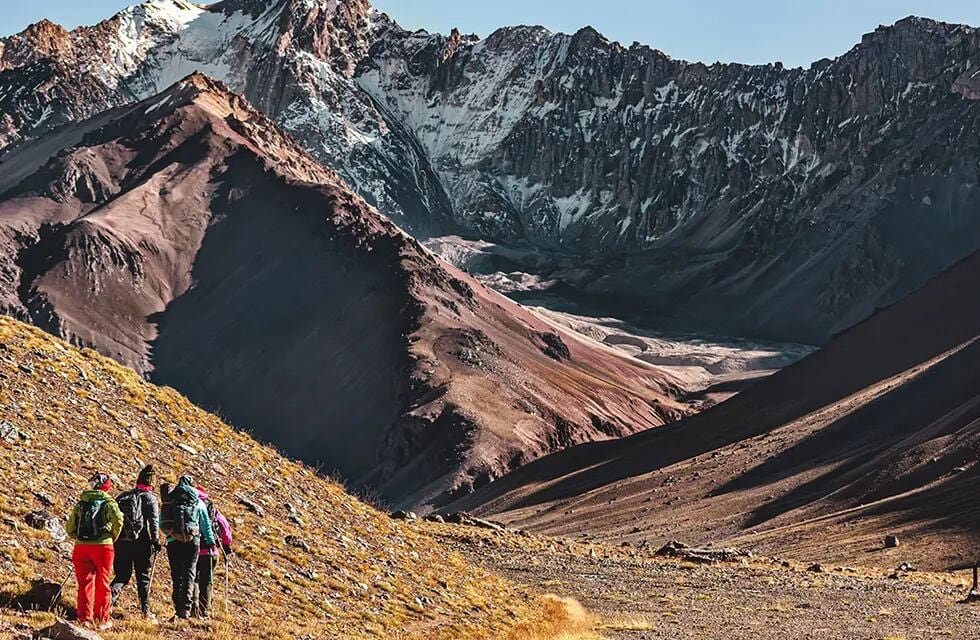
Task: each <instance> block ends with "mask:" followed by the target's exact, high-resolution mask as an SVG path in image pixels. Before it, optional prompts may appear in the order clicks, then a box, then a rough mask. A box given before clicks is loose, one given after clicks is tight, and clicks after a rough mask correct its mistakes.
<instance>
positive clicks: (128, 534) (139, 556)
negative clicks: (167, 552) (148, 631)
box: [112, 465, 163, 624]
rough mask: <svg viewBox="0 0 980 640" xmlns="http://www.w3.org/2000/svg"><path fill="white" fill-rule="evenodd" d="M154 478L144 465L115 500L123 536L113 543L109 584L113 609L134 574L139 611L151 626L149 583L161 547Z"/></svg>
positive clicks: (150, 468) (152, 617)
mask: <svg viewBox="0 0 980 640" xmlns="http://www.w3.org/2000/svg"><path fill="white" fill-rule="evenodd" d="M156 481H157V475H156V471H154V469H153V465H147V466H145V467H143V469H142V470H141V471H140V473H139V476H137V478H136V487H135V488H134V489H130V490H129V491H127V492H126V493H123V494H122V495H120V496H119V497H118V498H116V504H118V505H119V510H120V511H121V512H122V514H123V528H122V534H121V535H120V536H119V539H118V540H116V560H115V562H114V569H115V573H116V577H115V578H113V580H112V604H113V605H115V604H116V602H118V600H119V596H120V595H121V594H122V590H123V588H124V587H125V586H126V585H127V584H129V581H130V579H131V578H132V577H133V573H135V574H136V592H137V594H138V595H139V600H140V610H141V611H142V613H143V617H144V618H145V619H146V620H147V621H148V622H150V623H152V624H155V623H156V617H155V616H154V615H153V613H152V612H151V611H150V582H151V580H152V579H153V565H154V563H155V562H156V560H155V558H156V555H157V554H158V553H159V552H160V550H161V549H163V545H161V544H160V503H159V502H158V501H157V497H156V494H154V493H153V491H154V489H153V485H155V484H156Z"/></svg>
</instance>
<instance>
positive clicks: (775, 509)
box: [454, 254, 980, 567]
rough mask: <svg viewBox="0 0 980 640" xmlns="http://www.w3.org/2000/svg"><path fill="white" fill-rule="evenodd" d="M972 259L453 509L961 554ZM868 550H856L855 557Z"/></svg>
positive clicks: (973, 347)
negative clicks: (735, 388)
mask: <svg viewBox="0 0 980 640" xmlns="http://www.w3.org/2000/svg"><path fill="white" fill-rule="evenodd" d="M978 290H980V254H975V255H973V256H971V257H970V258H968V259H966V260H964V261H962V262H960V263H958V264H957V265H955V266H954V267H953V268H952V269H950V270H949V271H947V272H946V273H944V274H943V275H942V276H940V277H939V278H937V279H935V280H934V281H932V282H930V283H929V284H928V285H927V286H925V287H924V288H923V289H921V290H919V291H917V292H916V293H914V294H913V295H911V296H910V297H908V298H907V299H905V300H903V301H902V302H900V303H899V304H897V305H895V306H893V307H890V308H888V309H885V310H883V311H880V312H879V313H877V314H876V315H874V316H873V317H871V318H870V319H868V320H867V321H865V322H863V323H862V324H860V325H858V326H856V327H854V328H853V329H851V330H849V331H848V332H846V333H844V334H843V335H840V336H838V337H837V338H835V339H834V340H833V341H832V342H831V343H830V344H828V345H827V346H826V347H825V348H823V349H821V350H820V351H818V352H817V353H815V354H814V355H812V356H810V357H808V358H806V359H805V360H803V361H801V362H800V363H798V364H796V365H793V366H791V367H789V368H787V369H785V370H783V371H782V372H780V373H778V374H776V375H775V376H773V377H772V378H770V379H768V380H765V381H763V382H761V383H759V384H758V385H756V386H755V387H753V388H752V389H750V390H749V391H746V392H744V393H742V394H740V395H738V396H736V397H735V398H733V399H732V400H730V401H728V402H725V403H724V404H722V405H719V406H718V407H715V408H713V409H711V410H709V411H707V412H705V413H703V414H701V415H698V416H695V417H693V418H691V419H689V420H685V421H683V422H681V423H678V424H675V425H670V426H669V427H667V428H664V429H658V430H656V431H655V432H650V433H646V434H640V435H638V436H635V437H633V438H629V439H626V440H623V441H620V442H615V443H601V444H595V445H584V446H581V447H576V448H573V449H571V450H569V451H566V452H563V453H561V454H558V455H555V456H552V457H549V458H546V459H544V460H542V461H539V462H538V463H536V464H533V465H530V466H528V467H526V468H524V469H521V470H519V471H518V472H515V473H513V474H511V475H510V476H508V477H507V478H505V479H503V480H501V481H499V482H497V483H495V484H494V485H493V486H491V487H488V488H487V489H485V490H483V491H481V492H479V493H477V494H475V495H473V496H470V497H468V498H466V499H463V500H462V501H461V502H460V503H459V504H458V505H454V506H460V507H464V508H474V507H480V509H479V510H481V511H482V512H493V513H497V514H500V515H499V517H501V518H502V519H504V520H508V521H510V522H514V523H519V524H520V525H522V526H529V527H532V528H535V529H540V530H544V531H549V532H562V533H580V534H582V533H586V532H589V533H595V534H600V535H602V536H608V537H612V538H616V539H626V540H634V541H639V540H649V541H651V542H656V541H659V540H664V539H666V538H680V539H686V540H689V541H696V542H706V541H720V540H727V541H731V540H734V541H736V542H738V543H742V544H751V545H753V546H757V547H759V548H763V549H772V550H777V551H779V552H782V553H787V554H795V555H796V556H800V557H811V556H812V557H821V558H840V559H848V560H855V559H857V560H860V561H862V562H863V563H865V564H869V563H874V562H877V561H878V560H882V561H884V562H888V561H889V560H888V558H887V557H885V558H881V557H879V556H878V555H876V554H878V553H881V551H880V548H881V539H882V536H883V535H885V534H886V533H899V534H900V535H901V536H902V538H903V539H904V540H905V543H903V545H902V551H901V553H902V556H903V557H906V558H909V557H912V558H915V559H918V560H920V561H922V562H923V563H926V564H928V565H931V566H936V567H945V566H949V565H956V564H959V563H960V562H963V561H966V560H972V559H973V558H972V556H973V552H974V551H975V543H976V539H977V533H976V531H977V530H978V529H977V528H978V526H980V516H978V515H977V514H978V513H980V510H978V507H980V498H978V497H977V495H978V491H977V490H978V488H980V487H978V479H980V476H978V474H980V467H978V466H977V465H976V463H977V460H978V456H980V382H978V378H977V371H978V368H980V342H978V341H977V338H978V336H980V296H978V295H977V291H978ZM869 550H870V551H869Z"/></svg>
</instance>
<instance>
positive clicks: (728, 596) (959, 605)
mask: <svg viewBox="0 0 980 640" xmlns="http://www.w3.org/2000/svg"><path fill="white" fill-rule="evenodd" d="M430 526H435V527H436V529H435V533H436V537H438V538H441V539H443V540H444V541H447V542H450V543H451V544H453V545H454V546H456V547H457V548H459V549H460V550H461V551H463V552H464V554H465V555H466V556H468V557H469V559H470V560H471V561H472V562H474V563H477V564H481V565H483V566H485V567H487V568H490V569H493V570H494V571H496V572H499V573H501V574H503V575H505V576H507V577H510V578H511V579H513V580H515V581H518V582H521V583H524V584H528V585H532V586H536V587H537V588H538V589H540V590H541V591H543V592H547V593H552V594H555V595H558V596H562V597H566V598H574V599H575V600H577V601H579V602H580V603H581V604H582V605H584V606H585V608H586V609H587V610H588V611H589V612H590V614H593V615H594V616H595V617H596V622H595V627H596V632H597V633H598V634H600V635H601V637H603V638H606V639H608V640H661V639H662V640H682V639H687V638H691V639H695V638H697V639H699V640H703V639H705V638H725V639H732V640H738V639H742V638H744V639H746V640H748V639H751V640H768V639H772V640H777V639H778V640H787V639H800V640H803V639H807V640H810V639H828V640H830V639H833V640H852V639H853V640H868V639H876V640H886V639H887V640H898V639H903V640H913V639H923V640H926V639H929V640H932V639H935V638H971V637H976V628H977V621H978V616H980V608H978V607H980V605H977V604H964V603H963V600H964V597H965V595H966V594H967V592H968V589H969V584H968V579H969V572H963V573H956V574H952V573H945V574H939V573H925V572H918V571H915V567H914V566H911V565H909V564H908V563H905V566H902V567H892V568H882V569H868V568H859V567H847V566H835V565H829V564H828V565H823V564H817V563H797V562H793V561H790V560H784V559H781V558H772V557H768V556H758V555H755V554H752V553H750V552H748V551H744V550H743V551H739V550H736V549H724V550H722V549H711V548H710V547H709V548H704V549H694V548H689V547H685V546H684V545H682V544H678V543H671V544H669V545H667V546H665V547H663V548H654V547H647V548H639V547H634V546H622V547H613V546H605V545H601V544H587V543H581V542H577V541H571V540H562V539H552V538H545V537H539V536H536V535H532V534H528V533H526V532H520V531H508V532H500V531H494V530H490V529H477V528H472V527H460V526H450V525H430Z"/></svg>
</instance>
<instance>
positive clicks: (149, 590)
mask: <svg viewBox="0 0 980 640" xmlns="http://www.w3.org/2000/svg"><path fill="white" fill-rule="evenodd" d="M159 555H160V551H159V550H157V551H154V552H153V562H151V563H150V583H149V584H148V585H146V601H147V602H149V601H150V594H151V593H152V592H153V574H154V573H156V570H157V556H159Z"/></svg>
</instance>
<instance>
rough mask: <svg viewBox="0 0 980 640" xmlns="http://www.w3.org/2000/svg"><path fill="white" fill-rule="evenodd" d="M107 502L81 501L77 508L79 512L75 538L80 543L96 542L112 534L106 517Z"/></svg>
mask: <svg viewBox="0 0 980 640" xmlns="http://www.w3.org/2000/svg"><path fill="white" fill-rule="evenodd" d="M104 508H105V500H92V501H87V500H80V501H79V502H78V504H77V505H76V506H75V509H76V510H77V511H78V520H77V527H76V530H75V536H76V537H77V538H78V540H79V541H80V542H96V541H98V540H101V539H102V538H104V537H106V536H107V535H109V533H110V531H111V530H110V528H109V523H107V522H106V517H105V512H104Z"/></svg>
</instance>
